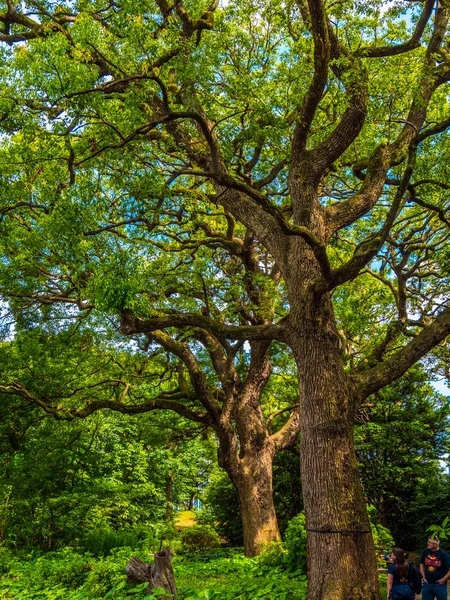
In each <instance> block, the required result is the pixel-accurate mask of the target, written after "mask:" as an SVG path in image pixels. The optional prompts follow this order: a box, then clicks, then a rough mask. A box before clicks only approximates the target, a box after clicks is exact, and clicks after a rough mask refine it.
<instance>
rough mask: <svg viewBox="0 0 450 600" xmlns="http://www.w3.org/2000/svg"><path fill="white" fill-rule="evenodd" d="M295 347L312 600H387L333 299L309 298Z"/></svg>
mask: <svg viewBox="0 0 450 600" xmlns="http://www.w3.org/2000/svg"><path fill="white" fill-rule="evenodd" d="M303 300H304V302H303V303H302V306H301V310H299V311H298V313H297V315H296V316H297V319H295V320H293V325H294V326H293V327H292V330H291V332H290V340H289V341H290V345H291V347H292V350H293V352H294V356H295V358H296V361H297V364H298V369H299V374H300V415H301V459H300V463H301V476H302V489H303V499H304V505H305V513H306V523H307V528H308V572H309V592H308V600H356V599H358V600H359V599H360V600H379V599H380V595H379V589H378V581H377V570H376V561H375V550H374V545H373V540H372V536H371V534H370V526H369V522H368V517H367V512H366V502H365V499H364V496H363V491H362V487H361V483H360V478H359V473H358V467H357V461H356V454H355V450H354V443H353V421H354V405H353V401H352V390H351V389H350V388H349V380H348V378H347V377H346V375H345V373H344V371H343V366H342V361H341V357H340V350H339V338H338V336H337V334H336V327H335V323H334V318H333V313H332V306H331V301H330V298H322V299H321V300H320V302H317V300H316V301H314V299H311V302H310V304H309V306H308V303H307V302H306V301H305V298H303Z"/></svg>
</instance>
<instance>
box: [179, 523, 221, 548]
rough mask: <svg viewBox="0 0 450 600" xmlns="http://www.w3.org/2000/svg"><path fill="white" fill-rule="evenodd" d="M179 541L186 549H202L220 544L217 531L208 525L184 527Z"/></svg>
mask: <svg viewBox="0 0 450 600" xmlns="http://www.w3.org/2000/svg"><path fill="white" fill-rule="evenodd" d="M181 541H182V543H183V546H184V548H186V550H194V551H195V550H204V549H205V548H217V547H218V546H220V539H219V536H218V535H217V531H216V530H215V529H213V528H212V527H211V526H210V525H194V526H193V527H188V528H186V529H185V530H184V531H183V532H182V534H181Z"/></svg>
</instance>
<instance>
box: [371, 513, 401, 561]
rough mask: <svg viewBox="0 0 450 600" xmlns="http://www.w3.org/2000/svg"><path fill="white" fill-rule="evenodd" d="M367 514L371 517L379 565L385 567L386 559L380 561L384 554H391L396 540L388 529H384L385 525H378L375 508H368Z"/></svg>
mask: <svg viewBox="0 0 450 600" xmlns="http://www.w3.org/2000/svg"><path fill="white" fill-rule="evenodd" d="M367 514H368V515H369V522H370V529H371V531H372V537H373V543H374V546H375V553H376V556H377V561H378V564H379V566H383V567H385V566H386V562H385V561H384V559H380V556H381V555H382V554H383V552H390V551H391V550H392V548H393V547H394V546H395V542H394V538H393V537H392V534H391V532H390V530H389V529H388V528H387V527H383V525H380V524H379V523H377V511H376V509H375V507H374V506H368V507H367Z"/></svg>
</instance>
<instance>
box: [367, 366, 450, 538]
mask: <svg viewBox="0 0 450 600" xmlns="http://www.w3.org/2000/svg"><path fill="white" fill-rule="evenodd" d="M358 421H359V422H358V423H357V425H356V428H355V443H356V448H357V450H356V452H357V455H358V460H359V464H360V472H361V478H362V481H363V486H364V490H365V492H366V494H367V498H368V501H369V503H370V504H371V505H373V506H374V507H375V508H376V510H377V515H378V521H379V523H381V524H382V525H384V526H385V527H388V528H389V529H390V530H391V531H392V534H393V536H394V539H395V540H396V543H398V544H399V545H401V547H406V548H409V549H417V548H419V547H420V546H421V545H422V544H423V543H424V539H425V536H426V529H427V527H429V525H431V524H432V523H431V521H432V520H433V518H434V516H433V511H429V510H428V508H427V503H426V502H424V503H423V504H422V503H420V502H417V500H418V498H419V497H421V498H422V500H424V498H423V495H424V493H426V492H425V490H430V489H433V492H432V494H431V495H432V496H434V493H435V492H434V490H435V488H436V490H437V489H439V488H440V487H441V486H442V485H445V479H446V476H445V474H444V471H443V467H442V459H443V458H444V457H445V456H446V455H447V453H448V450H449V406H448V401H447V399H446V398H444V397H443V396H442V395H440V394H438V393H437V392H436V391H435V390H434V389H433V388H432V386H431V385H430V384H429V382H428V376H427V374H426V373H425V372H424V369H423V368H422V367H421V366H419V365H416V366H415V367H414V368H413V369H410V371H409V372H408V374H407V375H405V376H404V377H402V378H401V379H400V380H399V381H397V382H396V383H395V384H392V385H390V386H388V387H386V388H385V389H384V390H380V391H379V392H378V393H377V394H375V395H374V396H373V397H372V398H371V399H370V402H369V403H368V404H367V405H366V406H363V407H361V412H360V414H359V418H358ZM439 481H441V484H440V483H438V482H439ZM427 493H428V492H427ZM419 506H420V508H419ZM413 507H415V508H413ZM415 510H416V511H417V512H414V511H415ZM444 512H445V509H444ZM439 514H440V513H439ZM443 518H444V517H442V519H443ZM430 519H431V521H430ZM434 521H436V518H434ZM434 521H433V522H434ZM411 523H421V527H414V528H411Z"/></svg>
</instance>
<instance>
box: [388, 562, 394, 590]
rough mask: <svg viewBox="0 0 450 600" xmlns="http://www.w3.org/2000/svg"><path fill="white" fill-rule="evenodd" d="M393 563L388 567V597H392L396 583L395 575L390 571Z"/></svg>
mask: <svg viewBox="0 0 450 600" xmlns="http://www.w3.org/2000/svg"><path fill="white" fill-rule="evenodd" d="M391 566H392V565H390V566H389V569H388V577H387V597H388V598H390V597H391V591H392V585H393V583H394V575H393V574H392V573H390V572H389V571H390V570H391V569H390V567H391Z"/></svg>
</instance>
